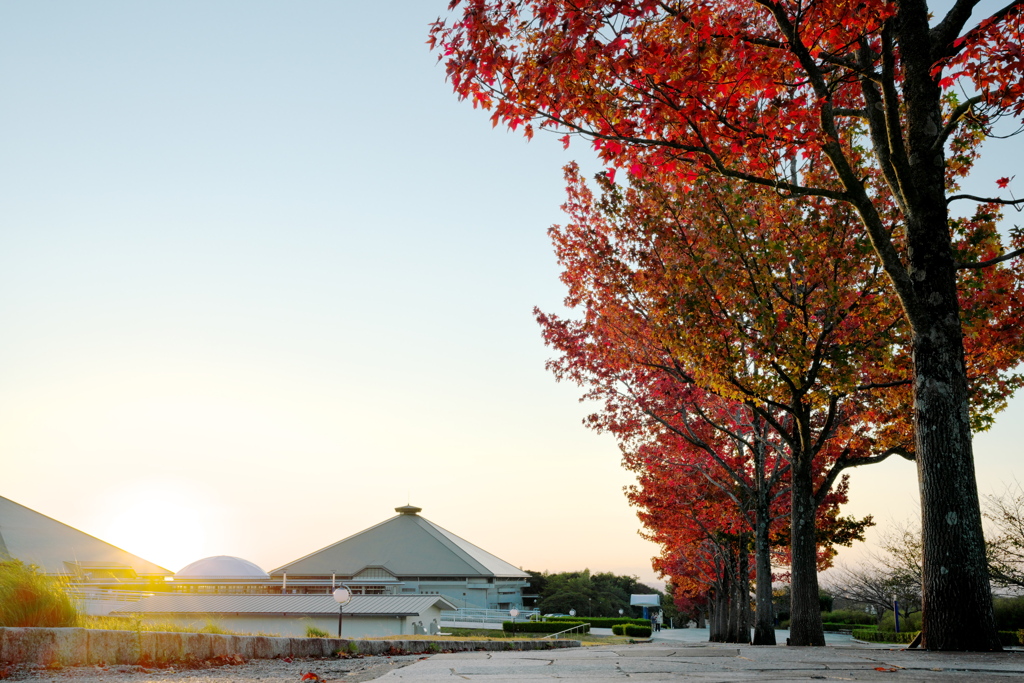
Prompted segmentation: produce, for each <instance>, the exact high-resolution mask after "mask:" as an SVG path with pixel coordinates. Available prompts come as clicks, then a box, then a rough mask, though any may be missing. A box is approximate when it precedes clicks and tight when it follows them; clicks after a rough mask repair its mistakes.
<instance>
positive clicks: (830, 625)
mask: <svg viewBox="0 0 1024 683" xmlns="http://www.w3.org/2000/svg"><path fill="white" fill-rule="evenodd" d="M822 627H823V628H824V629H825V630H826V631H850V630H852V629H857V630H862V629H863V630H865V631H874V630H876V629H877V628H878V626H876V625H874V624H871V625H865V624H848V623H839V622H835V621H826V622H824V623H823V624H822Z"/></svg>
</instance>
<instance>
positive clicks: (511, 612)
mask: <svg viewBox="0 0 1024 683" xmlns="http://www.w3.org/2000/svg"><path fill="white" fill-rule="evenodd" d="M508 614H509V616H510V617H512V637H513V638H515V637H516V617H518V616H519V610H517V609H515V608H512V609H510V610H509V611H508Z"/></svg>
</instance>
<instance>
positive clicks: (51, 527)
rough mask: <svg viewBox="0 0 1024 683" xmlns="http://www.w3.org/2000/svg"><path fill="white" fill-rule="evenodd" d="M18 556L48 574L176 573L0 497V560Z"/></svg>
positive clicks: (141, 574)
mask: <svg viewBox="0 0 1024 683" xmlns="http://www.w3.org/2000/svg"><path fill="white" fill-rule="evenodd" d="M11 558H14V559H18V560H21V561H22V562H24V563H26V564H32V565H35V566H37V567H39V568H40V570H42V571H43V572H44V573H46V574H79V573H93V572H101V573H103V574H104V575H105V576H121V577H123V578H130V577H131V575H132V574H135V575H137V576H141V577H151V576H170V575H171V574H173V572H171V571H168V570H167V569H164V568H163V567H160V566H158V565H155V564H153V563H152V562H149V561H147V560H144V559H142V558H141V557H139V556H137V555H132V554H131V553H129V552H127V551H125V550H121V549H120V548H118V547H116V546H112V545H110V544H109V543H107V542H106V541H101V540H100V539H98V538H96V537H95V536H90V535H89V534H87V533H85V532H83V531H79V530H78V529H75V528H74V527H70V526H68V525H67V524H63V523H62V522H58V521H57V520H55V519H51V518H50V517H47V516H46V515H43V514H40V513H38V512H36V511H35V510H31V509H29V508H27V507H25V506H24V505H19V504H18V503H15V502H14V501H13V500H9V499H7V498H3V497H2V496H0V559H11Z"/></svg>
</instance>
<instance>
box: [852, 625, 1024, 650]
mask: <svg viewBox="0 0 1024 683" xmlns="http://www.w3.org/2000/svg"><path fill="white" fill-rule="evenodd" d="M918 633H920V631H901V632H900V633H894V632H892V631H872V630H870V629H855V630H854V632H853V637H854V638H856V639H857V640H866V641H868V642H869V643H899V644H909V643H911V642H913V640H914V638H916V637H917V634H918ZM1022 636H1024V631H1020V632H1014V631H1000V632H999V643H1000V644H1001V645H1004V646H1011V645H1022V644H1024V637H1022Z"/></svg>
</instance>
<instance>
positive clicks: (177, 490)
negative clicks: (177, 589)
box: [97, 482, 213, 572]
mask: <svg viewBox="0 0 1024 683" xmlns="http://www.w3.org/2000/svg"><path fill="white" fill-rule="evenodd" d="M101 507H102V508H103V510H102V512H101V514H100V515H99V516H100V519H101V520H102V521H101V527H102V528H100V529H99V530H98V532H99V533H97V536H99V538H101V539H102V540H104V541H106V542H107V543H111V544H113V545H116V546H117V547H119V548H121V549H123V550H127V551H128V552H130V553H132V554H134V555H138V556H139V557H141V558H142V559H144V560H149V561H150V562H153V563H155V564H158V565H160V566H161V567H164V568H166V569H169V570H171V571H174V572H176V571H178V570H179V569H181V568H182V567H184V566H185V565H186V564H189V563H190V562H194V561H195V560H198V559H200V558H202V557H205V556H206V555H208V554H210V553H208V552H207V548H206V531H205V529H206V527H207V526H208V525H209V524H210V523H211V521H212V520H211V517H212V512H213V511H212V510H210V509H208V508H206V507H205V506H204V505H203V504H202V503H200V502H199V500H198V497H197V496H195V495H194V494H193V493H192V492H191V491H189V490H188V489H187V488H185V487H181V486H176V485H174V484H171V483H156V484H152V483H146V484H144V483H142V482H138V483H136V485H135V486H133V487H132V488H131V490H130V491H127V492H124V491H122V492H119V493H117V494H115V495H112V496H109V497H107V498H106V500H105V502H104V503H103V504H102V506H101Z"/></svg>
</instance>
